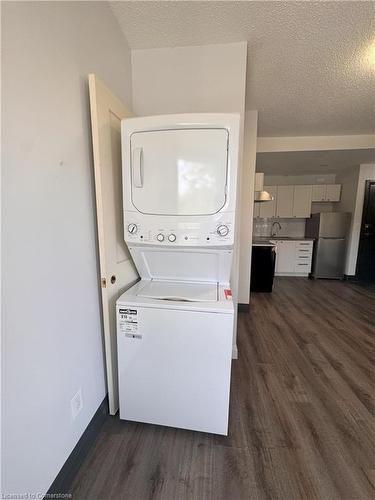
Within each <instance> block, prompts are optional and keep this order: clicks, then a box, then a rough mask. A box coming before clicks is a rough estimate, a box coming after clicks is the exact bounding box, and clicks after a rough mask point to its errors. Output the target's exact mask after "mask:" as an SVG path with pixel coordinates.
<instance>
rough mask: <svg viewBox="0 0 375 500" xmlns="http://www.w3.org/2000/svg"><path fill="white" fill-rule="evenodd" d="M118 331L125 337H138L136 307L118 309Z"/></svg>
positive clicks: (139, 336)
mask: <svg viewBox="0 0 375 500" xmlns="http://www.w3.org/2000/svg"><path fill="white" fill-rule="evenodd" d="M119 328H120V333H123V334H124V335H125V336H126V337H130V338H136V339H140V338H142V335H140V334H139V332H138V311H137V310H136V309H119Z"/></svg>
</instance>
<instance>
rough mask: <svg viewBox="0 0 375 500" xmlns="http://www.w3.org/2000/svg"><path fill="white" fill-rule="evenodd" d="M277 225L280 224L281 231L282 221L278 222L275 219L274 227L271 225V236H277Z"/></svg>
mask: <svg viewBox="0 0 375 500" xmlns="http://www.w3.org/2000/svg"><path fill="white" fill-rule="evenodd" d="M275 226H279V229H278V230H279V231H281V224H280V222H277V221H275V222H274V223H273V224H272V227H271V236H277V232H278V230H277V229H275Z"/></svg>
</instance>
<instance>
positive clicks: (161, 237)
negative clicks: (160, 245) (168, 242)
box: [156, 233, 164, 241]
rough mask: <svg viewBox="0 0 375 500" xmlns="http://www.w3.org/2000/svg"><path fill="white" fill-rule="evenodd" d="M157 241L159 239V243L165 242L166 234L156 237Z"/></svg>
mask: <svg viewBox="0 0 375 500" xmlns="http://www.w3.org/2000/svg"><path fill="white" fill-rule="evenodd" d="M156 239H157V240H158V241H164V234H161V233H159V234H158V235H157V236H156Z"/></svg>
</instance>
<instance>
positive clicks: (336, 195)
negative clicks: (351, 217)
mask: <svg viewBox="0 0 375 500" xmlns="http://www.w3.org/2000/svg"><path fill="white" fill-rule="evenodd" d="M340 195H341V184H315V185H314V186H313V188H312V201H319V202H321V201H340Z"/></svg>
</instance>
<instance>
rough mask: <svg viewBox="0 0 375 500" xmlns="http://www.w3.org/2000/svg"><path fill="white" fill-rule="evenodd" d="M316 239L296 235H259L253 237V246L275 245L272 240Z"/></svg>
mask: <svg viewBox="0 0 375 500" xmlns="http://www.w3.org/2000/svg"><path fill="white" fill-rule="evenodd" d="M281 240H282V241H314V238H305V237H299V238H297V237H294V236H257V237H255V238H254V239H253V246H274V245H275V244H274V243H271V242H272V241H281Z"/></svg>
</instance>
